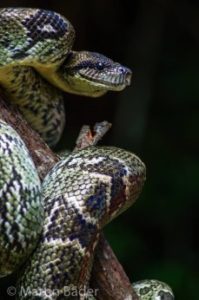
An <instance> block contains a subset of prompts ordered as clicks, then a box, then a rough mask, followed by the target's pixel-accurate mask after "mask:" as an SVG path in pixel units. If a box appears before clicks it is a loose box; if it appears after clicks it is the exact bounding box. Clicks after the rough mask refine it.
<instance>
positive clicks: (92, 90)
mask: <svg viewBox="0 0 199 300" xmlns="http://www.w3.org/2000/svg"><path fill="white" fill-rule="evenodd" d="M61 73H62V76H63V77H64V80H66V82H67V83H68V84H69V86H70V92H72V93H75V94H81V95H85V96H90V97H98V96H101V95H103V94H105V93H106V92H107V91H121V90H123V89H124V88H125V87H126V86H129V85H130V84H131V76H132V72H131V70H130V69H129V68H127V67H124V66H122V65H121V64H119V63H118V62H114V61H112V60H111V59H109V58H107V57H106V56H104V55H102V54H99V53H96V52H89V51H79V52H74V51H73V52H71V53H70V54H69V56H68V58H67V60H66V61H65V63H64V64H63V66H62V70H61Z"/></svg>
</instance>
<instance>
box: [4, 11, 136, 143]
mask: <svg viewBox="0 0 199 300" xmlns="http://www.w3.org/2000/svg"><path fill="white" fill-rule="evenodd" d="M0 24H1V26H0V86H1V87H2V89H3V91H4V92H5V94H6V97H7V98H8V99H10V101H12V102H13V103H15V104H16V105H17V107H18V108H19V109H20V111H21V112H22V114H23V115H24V117H25V118H26V119H27V120H28V122H29V123H31V125H32V127H33V129H35V130H36V131H37V132H38V133H39V134H40V135H41V136H42V138H43V139H44V140H45V141H46V142H47V143H48V144H49V145H50V146H54V145H56V144H57V142H58V141H59V139H60V137H61V134H62V132H63V129H64V124H65V111H64V103H63V92H67V93H73V94H77V95H81V96H87V97H99V96H102V95H104V94H105V93H106V92H107V91H120V90H123V89H124V88H125V87H126V86H127V85H130V82H131V75H132V72H131V70H130V69H129V68H127V67H125V66H122V65H121V64H119V63H117V62H114V61H112V60H111V59H109V58H108V57H106V56H104V55H102V54H99V53H96V52H91V51H73V50H72V46H73V42H74V38H75V31H74V28H73V26H72V24H71V23H70V22H69V21H68V20H67V19H66V18H64V17H63V16H60V15H59V14H58V13H55V12H53V11H47V10H43V9H31V8H4V9H0Z"/></svg>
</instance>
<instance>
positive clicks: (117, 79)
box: [79, 66, 132, 91]
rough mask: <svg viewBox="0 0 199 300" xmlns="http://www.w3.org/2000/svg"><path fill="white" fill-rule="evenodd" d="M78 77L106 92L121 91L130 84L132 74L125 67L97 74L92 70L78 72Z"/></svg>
mask: <svg viewBox="0 0 199 300" xmlns="http://www.w3.org/2000/svg"><path fill="white" fill-rule="evenodd" d="M79 75H80V76H81V77H82V78H84V79H86V80H87V81H90V82H92V84H94V85H96V86H99V87H103V88H104V89H107V90H112V91H121V90H123V89H124V88H125V87H126V86H129V85H130V84H131V77H132V72H131V71H130V70H129V69H128V68H126V67H121V66H120V67H118V68H117V69H114V70H110V71H104V72H98V71H96V70H94V69H89V68H88V69H82V70H79Z"/></svg>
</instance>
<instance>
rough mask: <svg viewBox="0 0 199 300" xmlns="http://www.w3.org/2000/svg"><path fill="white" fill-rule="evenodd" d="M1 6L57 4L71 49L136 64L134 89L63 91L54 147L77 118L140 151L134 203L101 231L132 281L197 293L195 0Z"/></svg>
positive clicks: (181, 295)
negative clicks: (107, 126) (141, 175)
mask: <svg viewBox="0 0 199 300" xmlns="http://www.w3.org/2000/svg"><path fill="white" fill-rule="evenodd" d="M1 6H2V7H4V6H34V7H35V6H37V7H43V8H47V9H52V10H56V11H58V12H60V13H62V14H63V15H65V16H67V18H68V19H69V20H70V21H71V22H72V24H73V25H74V27H75V29H76V41H75V46H74V48H75V49H77V50H78V49H87V50H93V51H97V52H101V53H103V54H105V55H107V56H109V57H111V58H112V59H114V60H118V61H119V62H122V63H124V64H126V65H128V66H129V67H130V68H132V69H133V71H134V77H133V83H132V87H130V88H128V89H127V90H125V91H124V92H122V93H109V94H107V95H105V96H104V97H102V98H101V99H99V100H98V99H96V100H93V99H91V100H89V99H85V98H83V97H77V96H72V95H65V97H66V111H67V115H68V116H67V125H66V130H65V134H64V135H63V138H62V141H61V143H60V145H59V146H58V150H59V149H63V148H65V147H69V148H72V147H73V145H74V141H75V138H76V136H77V134H78V131H79V129H80V127H81V126H82V124H93V123H95V122H96V121H102V120H104V119H106V120H108V121H110V122H112V123H113V128H112V130H111V131H110V133H109V134H108V135H107V137H105V138H104V140H103V141H102V143H103V144H112V145H115V146H119V147H124V148H127V149H129V150H131V151H135V152H136V153H137V154H138V155H139V156H141V157H142V159H143V160H144V162H145V163H146V166H147V182H146V185H145V188H144V191H143V193H142V195H141V197H140V199H139V200H138V202H137V204H136V205H134V207H132V208H131V209H129V210H128V211H127V212H126V213H125V214H123V215H121V216H120V217H119V218H118V219H117V220H115V221H114V222H112V224H110V225H109V226H108V227H107V228H106V235H107V238H108V240H109V241H110V243H111V244H112V247H113V249H114V251H115V252H116V254H117V256H118V258H119V259H120V261H121V263H122V264H123V266H124V268H125V270H126V271H127V273H128V275H129V277H130V278H131V280H132V281H133V280H138V279H142V278H157V279H160V280H163V281H166V282H167V283H169V284H170V285H171V286H172V288H173V290H174V293H175V295H176V299H181V300H185V299H192V300H196V299H198V286H199V271H198V269H199V268H198V267H199V258H198V252H199V251H198V250H199V243H198V232H197V219H198V209H199V204H198V171H199V161H198V160H197V157H198V153H199V151H198V150H199V144H198V129H199V125H198V119H199V105H198V99H199V76H198V70H199V59H198V50H199V34H198V32H199V19H198V13H199V10H198V6H197V1H188V0H187V1H177V0H176V1H171V0H170V1H169V0H167V1H166V0H154V1H147V0H141V1H138V0H136V1H132V0H123V1H117V0H109V1H105V0H101V1H89V0H85V1H80V0H74V1H63V2H62V1H14V0H13V1H9V0H7V1H1ZM4 297H6V296H4ZM3 299H4V298H3Z"/></svg>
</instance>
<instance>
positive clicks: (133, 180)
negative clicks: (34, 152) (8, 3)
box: [0, 8, 174, 300]
mask: <svg viewBox="0 0 199 300" xmlns="http://www.w3.org/2000/svg"><path fill="white" fill-rule="evenodd" d="M0 25H1V26H0V86H1V88H2V89H3V90H4V93H6V95H7V96H8V98H9V99H10V100H11V101H13V102H15V103H16V104H17V106H18V107H19V109H20V110H21V112H22V113H23V115H24V116H25V118H26V119H27V120H28V121H29V122H30V123H31V125H32V127H33V128H34V129H35V130H37V131H38V132H39V133H40V134H41V136H42V137H43V138H44V139H45V140H46V141H47V142H48V143H49V144H50V145H55V144H56V143H57V141H58V140H59V138H60V135H61V133H62V130H63V127H64V122H65V115H64V109H63V102H62V93H61V91H60V90H62V91H65V92H69V93H74V94H80V95H86V96H90V97H98V96H101V95H103V94H104V93H106V92H107V91H109V90H113V91H119V90H122V89H124V88H125V87H126V86H127V85H129V84H130V80H131V71H130V70H129V69H128V68H126V67H123V66H121V65H120V64H119V63H115V62H113V61H112V60H110V59H108V58H107V57H105V56H103V55H101V54H98V53H93V52H88V51H79V52H75V51H72V50H71V48H72V44H73V40H74V29H73V27H72V25H71V24H70V23H69V21H68V20H66V19H65V18H64V17H62V16H60V15H59V14H57V13H54V12H50V11H45V10H41V9H26V8H5V9H1V10H0ZM0 166H1V177H0V196H1V197H0V257H1V260H0V277H3V276H7V275H9V274H11V273H13V272H15V271H19V269H21V270H22V271H21V275H20V276H19V282H18V299H22V300H24V299H25V300H28V299H29V300H39V299H40V300H47V299H49V300H58V299H59V300H61V299H91V298H89V297H87V296H86V295H83V296H80V295H79V294H78V296H74V297H72V295H73V294H72V293H74V292H77V291H80V290H81V289H85V290H86V289H87V287H88V281H89V277H90V270H91V267H92V262H93V254H94V249H95V247H96V244H97V242H98V237H99V233H100V231H101V229H102V228H103V227H104V226H105V225H106V224H107V223H109V222H110V221H111V220H112V219H113V218H115V217H116V216H118V215H119V214H120V213H122V212H123V211H124V210H126V209H127V208H128V207H129V206H131V205H132V204H133V203H134V202H135V200H136V199H137V197H138V196H139V194H140V192H141V189H142V186H143V184H144V181H145V166H144V164H143V163H142V161H141V160H140V159H139V158H138V157H137V156H136V155H135V154H132V153H130V152H128V151H125V150H122V149H119V148H114V147H101V148H100V147H99V148H97V147H88V148H86V149H83V150H79V151H76V152H73V153H72V154H71V155H69V156H68V157H67V158H65V159H63V160H61V161H60V162H59V163H57V164H56V165H55V166H54V167H53V169H52V170H51V171H50V172H49V174H48V175H47V176H46V178H45V179H44V181H43V183H42V184H41V183H40V180H39V178H38V175H37V171H36V168H35V166H34V163H33V162H32V159H31V157H30V155H29V152H28V150H27V148H26V146H25V144H24V142H23V141H22V139H21V137H20V136H19V135H18V134H17V133H16V132H15V130H14V129H13V128H12V127H10V126H9V125H8V124H6V123H5V122H3V121H1V120H0ZM22 266H23V268H22ZM145 283H146V285H144V281H142V282H140V283H137V285H136V284H135V289H136V291H137V293H138V295H139V296H140V299H141V300H149V299H156V300H158V299H159V300H160V299H161V300H163V299H164V300H165V299H167V300H169V299H174V298H173V294H172V292H171V291H170V289H169V288H168V289H165V286H162V285H161V284H156V286H155V283H154V282H152V281H151V282H149V281H146V282H145ZM149 283H151V288H150V284H149ZM143 285H144V286H143ZM147 288H148V290H147ZM92 299H93V298H92Z"/></svg>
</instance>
